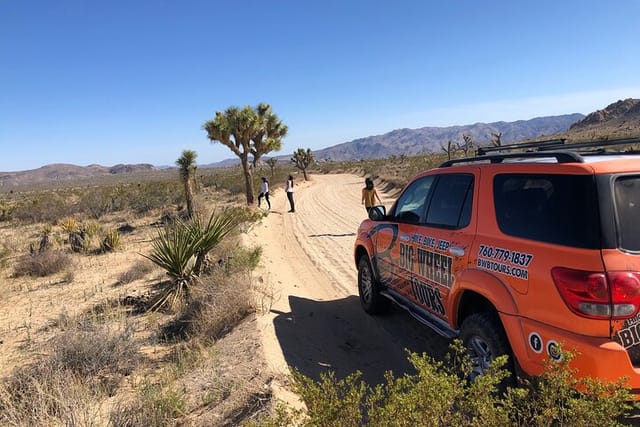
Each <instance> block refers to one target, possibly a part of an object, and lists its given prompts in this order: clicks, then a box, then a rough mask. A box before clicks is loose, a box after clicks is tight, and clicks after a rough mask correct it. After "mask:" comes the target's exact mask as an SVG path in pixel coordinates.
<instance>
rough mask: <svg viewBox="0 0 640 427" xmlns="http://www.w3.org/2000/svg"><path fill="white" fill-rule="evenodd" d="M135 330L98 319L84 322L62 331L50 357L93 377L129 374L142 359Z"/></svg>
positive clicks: (56, 363)
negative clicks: (112, 326)
mask: <svg viewBox="0 0 640 427" xmlns="http://www.w3.org/2000/svg"><path fill="white" fill-rule="evenodd" d="M131 334H132V331H131V330H130V328H124V330H122V331H112V330H111V329H109V328H108V327H107V326H106V325H101V324H98V323H96V322H87V323H86V324H80V325H77V326H76V327H72V329H70V330H67V331H64V332H63V333H61V334H59V335H58V336H57V337H56V338H55V339H54V340H53V343H52V346H51V347H52V349H51V354H50V356H49V357H50V361H51V363H52V364H54V365H56V366H60V367H61V368H63V369H66V370H68V371H72V372H75V373H77V374H79V375H81V376H85V377H92V378H103V379H107V378H109V377H114V376H116V377H121V376H125V375H129V374H130V373H131V371H132V370H133V368H134V367H135V366H136V364H137V362H138V359H139V358H138V352H137V348H136V346H135V344H134V342H133V340H132V339H131Z"/></svg>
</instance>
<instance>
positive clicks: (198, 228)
mask: <svg viewBox="0 0 640 427" xmlns="http://www.w3.org/2000/svg"><path fill="white" fill-rule="evenodd" d="M239 218H240V217H239V216H237V215H234V213H233V212H232V211H224V212H223V213H221V214H219V215H216V214H215V212H214V213H212V214H211V216H210V217H209V220H208V221H207V222H206V223H204V222H203V221H202V220H201V219H200V217H197V216H196V217H194V219H192V220H191V221H187V222H184V221H176V222H175V223H174V224H173V225H171V226H167V227H165V228H164V229H162V230H161V231H160V232H159V233H158V237H157V238H156V239H155V240H154V241H153V243H152V249H151V254H150V255H143V256H144V257H145V258H147V259H149V260H151V262H153V263H154V264H156V265H157V266H159V267H161V268H163V269H164V270H165V271H166V272H167V274H168V275H169V277H170V278H171V281H170V283H169V284H168V286H166V287H165V289H164V290H163V291H162V292H161V293H160V294H159V295H158V296H157V298H155V299H154V300H153V302H152V304H151V308H150V310H154V311H155V310H158V309H160V308H162V307H164V306H166V305H171V306H173V305H175V304H176V303H177V302H179V301H183V300H185V299H187V298H188V296H189V287H190V286H192V285H194V284H195V283H196V282H197V278H198V276H199V275H200V273H201V271H202V266H203V264H204V260H205V259H206V256H207V254H208V253H209V252H210V251H211V250H212V249H213V248H215V246H216V245H217V244H218V243H220V241H222V239H224V238H225V237H226V236H227V235H228V234H229V233H231V232H232V231H233V230H234V229H235V228H236V227H237V225H238V224H239V221H240V219H239Z"/></svg>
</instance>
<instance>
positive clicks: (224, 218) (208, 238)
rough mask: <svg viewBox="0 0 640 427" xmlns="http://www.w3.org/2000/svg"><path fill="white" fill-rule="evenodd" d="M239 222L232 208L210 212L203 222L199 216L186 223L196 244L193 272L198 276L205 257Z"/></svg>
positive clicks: (238, 217)
mask: <svg viewBox="0 0 640 427" xmlns="http://www.w3.org/2000/svg"><path fill="white" fill-rule="evenodd" d="M240 222H241V216H239V215H238V214H237V212H235V211H233V210H225V211H223V212H222V213H220V214H216V213H215V211H214V212H212V213H211V216H210V217H209V220H208V221H207V222H206V223H205V222H204V221H203V220H202V218H201V217H200V216H196V217H194V218H193V220H192V221H191V222H189V223H188V224H187V226H188V227H189V228H190V230H191V233H192V235H193V239H194V241H196V242H197V244H196V246H197V249H196V263H195V266H194V273H195V274H196V275H197V276H199V275H200V273H201V272H202V269H203V267H204V265H205V261H206V257H207V254H208V253H209V252H211V251H212V250H213V249H214V248H215V247H216V246H217V245H218V243H220V242H221V241H222V239H224V238H225V237H226V236H227V235H229V233H231V232H232V231H234V230H235V229H236V227H237V226H238V224H239V223H240Z"/></svg>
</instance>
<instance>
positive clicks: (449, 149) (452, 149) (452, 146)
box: [440, 140, 458, 160]
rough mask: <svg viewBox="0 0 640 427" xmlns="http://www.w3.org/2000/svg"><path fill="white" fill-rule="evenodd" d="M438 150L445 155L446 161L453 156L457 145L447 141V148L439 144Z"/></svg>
mask: <svg viewBox="0 0 640 427" xmlns="http://www.w3.org/2000/svg"><path fill="white" fill-rule="evenodd" d="M440 148H442V151H444V152H445V153H447V160H451V158H452V157H453V156H455V154H456V151H457V149H458V145H457V144H454V142H453V141H452V140H449V141H447V146H446V147H445V146H444V145H443V144H440Z"/></svg>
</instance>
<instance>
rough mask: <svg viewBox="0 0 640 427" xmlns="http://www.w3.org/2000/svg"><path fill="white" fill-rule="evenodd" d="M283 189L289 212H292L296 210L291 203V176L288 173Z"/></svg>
mask: <svg viewBox="0 0 640 427" xmlns="http://www.w3.org/2000/svg"><path fill="white" fill-rule="evenodd" d="M284 190H285V191H286V192H287V199H289V206H290V207H291V209H289V212H291V213H293V212H295V211H296V206H295V204H294V203H293V176H292V175H289V178H287V182H286V183H285V184H284Z"/></svg>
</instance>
